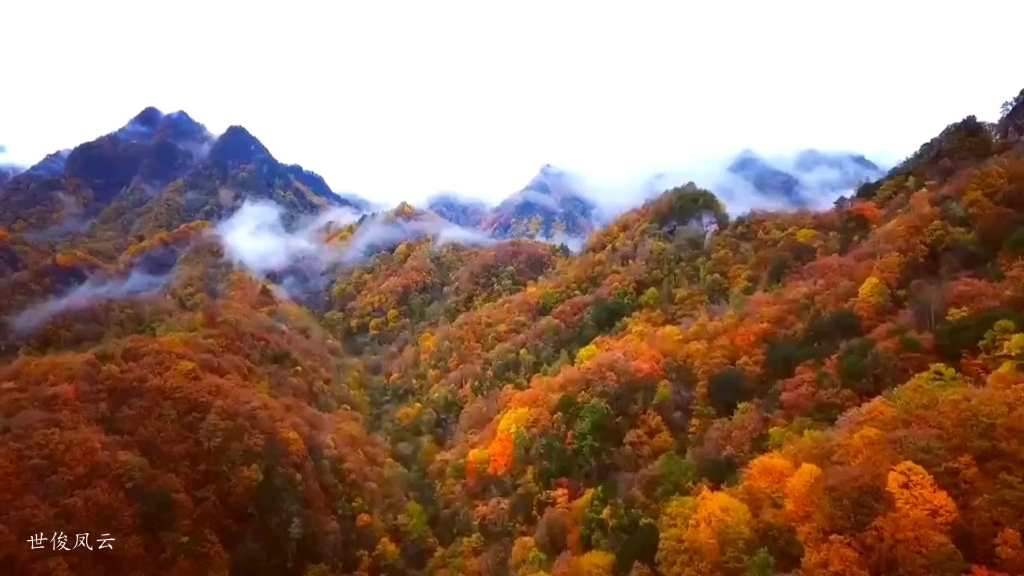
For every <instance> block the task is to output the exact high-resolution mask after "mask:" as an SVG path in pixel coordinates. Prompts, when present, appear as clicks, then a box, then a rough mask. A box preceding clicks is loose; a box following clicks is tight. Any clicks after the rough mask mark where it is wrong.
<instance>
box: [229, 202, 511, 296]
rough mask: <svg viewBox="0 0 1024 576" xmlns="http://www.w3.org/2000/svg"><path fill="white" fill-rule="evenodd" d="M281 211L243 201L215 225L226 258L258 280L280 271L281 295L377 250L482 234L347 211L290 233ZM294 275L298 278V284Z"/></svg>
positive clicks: (481, 239) (476, 239)
mask: <svg viewBox="0 0 1024 576" xmlns="http://www.w3.org/2000/svg"><path fill="white" fill-rule="evenodd" d="M284 214H285V210H284V208H283V207H281V206H280V205H278V204H276V203H273V202H268V201H264V200H261V201H251V200H250V201H246V202H245V203H244V204H243V205H242V207H241V208H239V209H238V210H237V211H236V212H235V213H234V214H232V215H231V216H230V217H228V218H227V219H226V220H224V221H223V222H221V223H220V224H218V225H217V226H216V228H215V233H216V235H217V237H218V238H219V240H220V242H221V244H222V246H223V247H224V252H225V256H226V257H227V258H228V259H230V260H231V261H232V262H234V263H236V264H239V265H241V266H243V267H245V268H246V269H248V270H249V271H250V272H252V273H253V274H254V275H256V276H258V277H260V278H268V277H269V276H270V275H272V274H273V273H282V272H284V273H285V278H284V279H282V280H281V282H280V283H281V284H282V286H283V287H284V288H285V290H286V292H290V293H294V291H295V288H294V287H296V286H302V285H308V284H309V283H310V282H313V281H314V278H315V277H316V276H323V275H325V274H326V273H327V272H328V270H329V269H330V268H331V267H334V266H355V265H358V264H360V263H362V262H363V261H365V260H366V259H368V258H370V257H372V255H373V254H375V253H376V252H377V251H379V249H380V248H387V247H389V246H390V247H393V246H394V245H396V244H399V243H401V242H404V241H407V240H411V239H415V238H423V237H426V236H433V237H434V246H435V247H439V246H443V245H445V244H461V245H485V244H489V243H493V242H494V240H493V239H491V238H489V237H488V236H487V235H485V234H483V233H481V232H478V231H476V230H471V229H467V228H462V227H459V226H456V225H454V224H451V223H450V222H448V221H446V220H443V219H441V218H432V219H428V220H412V221H403V220H392V219H389V218H388V217H387V214H386V213H374V214H370V215H366V214H361V213H359V212H356V211H355V210H351V209H348V208H333V209H330V210H328V211H326V212H324V213H322V214H320V215H318V216H316V217H313V218H308V219H306V220H305V221H300V222H299V224H298V225H297V226H296V227H295V229H294V230H289V229H288V228H287V227H286V226H285V224H284ZM357 221H358V222H359V225H358V227H357V228H356V230H355V232H353V234H352V235H351V236H350V237H349V238H348V239H346V240H345V241H344V242H342V243H330V244H329V243H328V242H327V238H328V234H329V233H330V231H332V230H333V229H337V228H340V227H343V226H346V225H349V224H352V223H355V222H357ZM295 275H300V276H303V277H304V279H303V281H301V282H300V281H298V279H297V278H295V277H294V276H295Z"/></svg>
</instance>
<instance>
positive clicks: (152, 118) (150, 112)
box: [128, 106, 164, 130]
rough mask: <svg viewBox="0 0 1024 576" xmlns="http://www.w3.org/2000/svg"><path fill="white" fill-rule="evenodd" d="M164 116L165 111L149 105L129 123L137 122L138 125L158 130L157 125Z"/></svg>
mask: <svg viewBox="0 0 1024 576" xmlns="http://www.w3.org/2000/svg"><path fill="white" fill-rule="evenodd" d="M163 117H164V113H163V112H161V111H160V110H158V109H157V108H154V107H153V106H147V107H145V108H143V110H142V112H139V113H138V114H136V115H135V117H134V118H132V119H131V120H130V121H129V122H128V124H135V125H137V126H140V127H143V128H148V129H150V130H156V127H157V125H158V124H159V123H160V120H162V119H163Z"/></svg>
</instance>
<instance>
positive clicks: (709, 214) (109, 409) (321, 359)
mask: <svg viewBox="0 0 1024 576" xmlns="http://www.w3.org/2000/svg"><path fill="white" fill-rule="evenodd" d="M1011 120H1012V119H1011ZM159 123H160V120H155V115H152V114H148V115H147V116H146V117H144V118H143V119H142V120H141V121H139V122H138V123H137V124H139V125H140V126H136V127H133V128H132V129H130V130H128V131H127V133H123V134H121V135H118V136H116V137H115V138H114V139H113V140H111V141H109V143H107V144H104V145H103V146H99V147H95V148H93V149H90V150H87V152H88V153H89V155H87V156H85V157H84V158H96V159H97V160H96V162H97V163H98V165H99V166H100V168H96V167H93V166H91V165H90V162H87V161H85V160H83V159H82V157H80V158H79V159H78V160H77V161H76V162H77V164H75V165H74V169H75V170H77V172H76V173H77V174H79V175H80V176H76V177H74V178H72V177H68V176H66V175H65V174H64V172H61V173H59V174H57V175H55V176H51V177H43V176H41V175H34V176H30V177H27V178H26V177H24V176H22V175H19V176H16V177H15V178H14V179H13V180H12V182H11V183H9V184H8V186H7V187H6V188H4V194H3V195H0V208H3V209H4V210H0V214H4V213H6V212H5V210H7V209H15V208H17V214H16V216H15V217H14V218H12V219H11V220H12V221H13V222H14V223H13V224H12V225H10V226H9V227H4V228H2V229H0V293H2V294H3V295H4V297H3V298H0V318H3V324H2V326H0V446H2V449H0V486H3V487H4V489H3V490H0V566H6V567H9V570H8V571H10V572H11V573H14V574H25V575H27V576H37V575H39V576H42V575H50V574H82V575H84V576H98V575H104V576H110V575H121V574H143V575H150V574H152V575H157V574H268V575H275V576H276V575H282V576H312V575H321V576H327V575H333V574H358V575H362V576H370V575H377V574H387V575H391V576H398V575H405V574H409V575H452V574H473V575H477V574H479V575H484V574H502V575H506V574H507V575H509V576H531V575H537V574H542V575H543V574H551V575H556V576H557V575H571V574H586V575H595V576H611V575H631V576H649V575H651V574H659V575H662V576H684V575H688V574H736V575H740V574H766V575H767V574H792V575H811V574H858V575H873V574H879V575H881V574H929V575H940V576H959V575H961V574H974V575H979V576H980V575H982V574H989V575H999V574H1003V575H1010V574H1020V573H1022V570H1024V545H1022V543H1021V542H1022V540H1021V532H1022V530H1024V435H1022V434H1021V433H1020V432H1021V422H1022V421H1024V412H1022V410H1024V408H1022V406H1024V146H1021V144H1020V142H1019V141H1018V139H1017V138H1016V137H1011V136H1015V135H1016V132H1014V130H1012V129H1009V128H1008V129H1006V130H1002V131H1000V130H994V129H992V126H990V125H986V124H985V123H982V122H979V121H978V120H977V119H976V118H974V117H968V118H965V119H963V120H961V121H959V122H956V123H953V124H951V125H950V126H948V127H947V128H946V129H945V130H943V131H942V133H940V134H939V135H937V136H936V137H935V138H934V139H932V140H931V141H929V142H927V143H924V144H923V145H922V146H921V148H920V149H919V150H918V151H917V152H916V153H915V154H913V155H911V156H910V157H909V158H907V159H906V160H905V161H904V162H902V163H900V165H898V166H896V167H894V168H892V169H891V170H889V171H888V172H887V173H886V174H885V175H884V176H883V177H882V178H880V179H879V180H878V181H877V182H872V183H870V184H867V185H864V186H861V187H860V189H858V192H857V195H856V196H855V197H853V198H850V199H848V200H847V201H845V202H840V203H837V204H836V205H835V206H833V207H830V208H829V209H827V210H819V211H813V210H800V211H793V210H784V211H767V210H760V211H754V212H751V213H747V214H743V215H740V216H738V217H735V218H733V217H731V216H730V214H729V213H728V212H727V211H726V210H725V206H723V203H722V202H721V200H720V199H719V198H718V197H717V196H716V195H715V194H714V193H713V191H710V190H706V189H703V188H700V187H698V186H696V185H694V184H687V185H683V186H678V187H674V188H672V189H670V190H666V191H664V192H663V193H661V194H659V195H657V196H656V197H654V198H651V199H650V200H649V201H647V202H645V203H644V204H643V205H641V206H637V207H635V208H633V209H631V210H628V211H627V212H625V213H623V214H621V215H619V216H618V217H616V218H615V219H614V221H613V222H611V223H610V224H609V225H607V226H604V227H601V228H599V229H596V230H594V231H593V232H592V233H591V234H590V235H589V238H588V241H587V244H586V248H585V249H584V250H581V251H579V252H578V253H575V254H570V253H568V252H567V251H565V250H562V249H561V248H559V247H556V246H554V245H552V244H550V243H545V242H538V241H532V240H529V239H511V240H501V241H497V240H495V239H494V238H493V237H492V235H490V234H484V233H482V231H481V230H480V229H472V228H465V227H457V226H455V225H453V224H452V223H451V222H449V221H448V220H450V219H453V217H452V216H451V215H449V216H448V217H444V216H442V215H441V214H440V212H441V209H440V208H438V209H436V210H434V209H423V208H416V207H413V206H411V205H409V204H405V203H403V204H400V205H399V206H398V207H396V208H394V209H391V210H381V211H377V212H373V213H369V214H366V213H362V214H360V212H361V210H358V209H356V208H355V207H353V206H350V205H347V204H344V203H343V202H341V201H334V200H333V199H332V198H330V197H324V196H323V195H321V194H318V193H317V192H316V191H315V189H316V188H317V182H316V181H313V180H307V181H306V183H303V181H302V180H301V178H303V177H304V176H303V174H304V171H303V172H302V173H296V172H294V171H293V170H292V169H290V168H289V167H288V166H286V165H281V164H279V163H277V162H276V160H274V159H273V157H272V156H271V155H270V153H269V152H268V151H267V149H266V147H264V146H263V145H262V144H261V143H260V142H259V141H258V140H257V139H256V138H255V137H253V136H252V135H251V134H249V133H248V132H247V131H245V130H244V129H242V128H237V127H236V128H234V129H231V130H229V132H230V133H228V132H226V133H225V134H224V135H222V136H221V137H220V138H219V139H217V141H216V142H213V143H212V145H211V146H210V148H209V150H208V151H207V152H206V154H205V156H203V157H193V160H191V164H190V165H189V167H188V168H187V169H184V168H182V169H184V170H185V171H184V174H183V175H181V176H179V177H177V178H175V179H174V180H173V181H171V182H170V183H166V184H163V183H160V182H159V181H158V180H157V181H156V182H154V181H153V180H152V178H153V176H152V175H153V174H166V173H168V172H167V170H169V171H170V173H176V172H174V171H175V170H177V169H179V164H178V159H181V161H182V162H185V161H187V159H185V158H184V156H179V155H177V154H171V155H168V156H167V157H168V158H172V159H175V161H174V162H168V163H166V164H161V165H160V166H157V167H153V165H152V159H153V157H154V156H153V148H154V146H155V144H154V143H153V142H154V140H155V139H156V137H155V136H153V135H152V134H151V132H153V129H152V128H151V126H153V125H154V124H157V125H158V124H159ZM1003 125H1004V126H1006V123H1004V124H1003ZM1010 128H1012V126H1011V127H1010ZM179 136H180V135H179ZM179 136H164V137H163V138H165V139H166V141H168V142H170V143H171V144H172V145H173V146H174V147H176V148H177V149H183V148H182V145H181V144H179V143H178V140H179V139H180V137H179ZM186 140H187V138H186ZM105 155H109V156H110V157H109V158H107V157H106V156H105ZM801 157H802V158H803V160H802V161H801ZM790 160H791V164H792V166H786V165H783V164H781V163H780V162H777V161H774V160H772V161H769V160H767V159H760V160H759V159H758V157H756V155H753V154H748V155H745V159H744V161H743V162H741V163H740V166H738V167H737V172H738V174H734V175H735V176H736V177H737V178H747V177H749V178H750V179H751V181H763V182H765V186H766V188H765V190H771V191H776V192H778V193H779V194H784V193H785V190H787V186H788V184H786V183H787V182H789V180H788V179H787V178H785V177H783V176H781V175H778V174H775V173H774V172H771V171H770V170H775V171H777V172H779V173H783V174H786V175H789V176H790V177H792V178H794V179H796V180H797V181H798V182H800V187H799V188H798V191H800V192H802V193H807V191H808V190H812V191H813V189H811V188H807V182H809V181H811V180H812V179H810V178H808V177H807V176H806V175H808V174H823V173H824V172H826V171H828V172H830V173H832V172H838V173H842V171H843V170H844V169H845V168H844V167H845V166H848V165H853V166H857V165H860V166H861V167H862V168H864V169H865V170H870V167H869V166H866V165H864V164H863V163H862V162H860V161H859V160H857V159H856V157H849V158H847V159H846V160H842V159H840V160H835V159H834V158H827V157H826V158H824V159H823V158H821V157H820V156H818V155H817V154H814V153H808V154H802V155H798V156H797V157H796V158H794V159H790ZM147 162H149V164H147ZM158 164H159V163H158ZM796 164H800V167H799V168H797V167H796ZM125 166H128V167H134V168H133V170H134V169H137V170H138V171H140V172H145V173H146V174H147V175H148V176H147V178H149V179H150V181H149V182H145V181H143V180H145V179H144V178H143V177H141V176H138V175H137V174H138V172H133V174H134V175H133V176H132V178H131V179H130V182H129V183H128V184H126V185H125V186H124V187H123V188H122V189H121V190H120V191H114V190H113V189H112V188H111V187H112V186H113V185H114V184H116V183H117V182H121V181H123V173H122V170H123V169H124V167H125ZM144 166H149V167H150V168H143V167H144ZM766 166H767V167H766ZM101 168H102V169H101ZM858 170H859V168H858ZM801 176H803V178H801ZM83 177H84V178H88V183H87V182H86V181H85V180H83V179H82V178H83ZM820 180H821V181H826V180H827V179H825V178H821V179H820ZM835 185H836V186H839V184H835ZM26 186H27V187H33V186H34V187H35V189H36V190H37V191H40V194H39V195H38V196H37V198H36V199H37V202H38V205H28V206H27V208H26V207H22V206H20V205H19V206H14V205H13V204H8V198H9V197H8V196H7V194H9V193H10V192H11V191H12V190H13V191H15V192H17V193H18V194H22V187H26ZM93 186H95V187H96V188H98V189H100V190H101V191H102V194H99V193H97V192H96V190H94V188H93ZM51 187H52V190H53V193H52V194H49V195H48V194H46V193H43V191H45V190H49V189H50V188H51ZM229 192H231V193H229ZM104 194H106V195H110V196H112V198H111V199H110V200H109V202H108V203H107V204H106V206H105V207H100V208H98V210H99V215H98V216H95V217H92V219H91V220H89V222H90V225H89V226H88V227H86V228H81V229H78V228H74V227H68V228H67V229H66V230H65V232H64V235H63V236H61V237H60V238H59V239H53V238H49V237H47V238H40V237H39V234H38V232H39V231H40V229H41V228H42V227H43V225H48V224H49V222H50V220H48V219H47V218H48V217H49V214H50V213H49V212H48V211H47V210H46V209H44V208H45V207H46V206H49V205H50V204H51V203H52V204H53V205H54V206H56V209H57V210H58V211H59V212H60V213H62V214H68V215H74V214H78V215H79V216H80V217H82V218H85V217H86V216H85V215H88V214H91V213H93V212H95V211H96V210H97V208H95V206H94V204H97V203H98V204H102V202H101V201H100V200H97V197H98V196H102V195H104ZM577 196H578V188H577V187H576V186H575V185H574V182H573V181H572V179H571V178H568V176H567V175H565V174H564V173H563V172H560V171H558V170H557V169H554V168H550V167H546V168H545V169H544V170H542V171H541V174H540V175H539V176H538V178H535V179H534V181H532V182H531V183H530V185H528V186H527V187H526V188H524V190H523V191H521V192H520V193H517V195H515V197H514V198H513V199H510V201H508V202H507V203H503V204H504V206H503V207H502V206H499V207H498V208H499V209H498V210H496V211H495V212H494V214H495V215H497V216H498V217H501V216H504V215H506V214H508V213H510V212H511V213H515V212H516V210H517V209H524V210H525V209H528V210H529V212H533V213H534V214H547V215H549V216H550V217H551V218H552V221H553V222H554V221H565V220H569V221H572V219H573V217H574V216H576V215H578V216H580V219H581V220H584V221H586V220H588V218H587V216H590V215H592V214H589V215H588V214H587V212H586V205H584V206H583V207H580V206H575V207H574V206H573V202H574V201H576V200H577V198H576V197H577ZM17 198H18V200H19V202H26V198H25V197H24V196H23V195H22V196H17ZM443 205H444V203H443V202H442V203H440V204H439V206H443ZM524 206H526V207H527V208H523V207H524ZM529 212H528V213H529ZM455 213H456V215H457V214H459V213H460V212H459V211H456V212H455ZM525 216H526V214H520V215H517V216H515V217H513V218H511V220H513V221H517V219H521V218H523V217H525ZM200 217H201V218H200ZM207 217H209V218H210V219H207ZM489 217H490V216H489ZM489 217H488V218H489ZM529 217H530V218H533V216H529ZM197 218H199V219H197ZM488 218H484V220H483V222H484V224H483V225H486V223H488V222H490V223H492V224H493V221H491V220H488ZM538 220H540V222H539V225H538V228H540V229H541V230H538V231H535V232H533V233H534V234H535V235H537V236H540V235H541V232H542V231H543V226H544V224H545V222H544V221H543V219H541V218H539V217H538ZM549 229H551V230H552V231H553V232H558V228H556V227H555V225H554V224H553V223H552V224H551V225H550V226H549ZM498 230H501V228H500V227H499V228H498ZM126 231H127V232H126ZM526 232H527V233H531V231H530V230H529V229H527V230H526ZM54 526H65V527H67V528H66V529H65V530H70V531H72V532H73V533H77V534H84V533H86V532H88V533H89V534H90V538H91V540H90V543H91V545H92V546H93V547H94V548H95V547H96V546H97V544H98V542H97V537H99V536H100V535H104V536H102V537H103V538H108V537H109V538H113V539H114V540H113V541H112V544H113V546H112V549H110V550H107V549H104V550H94V551H92V552H86V551H74V550H69V551H66V552H60V551H54V550H52V548H51V547H50V546H51V543H50V542H49V540H50V538H52V537H53V532H55V531H57V530H61V529H60V528H57V529H54V528H51V527H54ZM26 534H28V535H30V536H31V539H30V537H29V536H25V535H26ZM65 535H66V536H68V540H69V542H68V545H69V547H72V546H73V544H72V539H71V538H70V533H67V534H65ZM108 535H109V536H108ZM58 538H59V536H58ZM58 542H59V540H58ZM33 545H39V546H42V548H36V549H33V547H32V546H33ZM78 552H81V553H78ZM100 552H102V554H100Z"/></svg>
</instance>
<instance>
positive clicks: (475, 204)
mask: <svg viewBox="0 0 1024 576" xmlns="http://www.w3.org/2000/svg"><path fill="white" fill-rule="evenodd" d="M427 208H428V209H429V210H430V211H432V212H434V213H435V214H437V215H438V216H440V217H442V218H444V219H445V220H447V221H449V222H451V223H452V224H455V225H457V226H462V227H463V228H477V227H479V226H482V225H483V222H484V220H485V219H486V217H487V212H488V209H487V205H486V204H484V203H483V202H479V201H476V200H469V199H463V198H460V197H458V196H456V195H454V194H438V195H436V196H433V197H431V198H429V199H428V200H427Z"/></svg>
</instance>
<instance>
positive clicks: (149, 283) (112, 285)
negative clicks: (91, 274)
mask: <svg viewBox="0 0 1024 576" xmlns="http://www.w3.org/2000/svg"><path fill="white" fill-rule="evenodd" d="M170 278H171V275H170V274H167V275H164V276H153V275H150V274H147V273H145V272H139V271H134V272H132V273H131V274H129V275H128V277H127V278H123V279H113V280H111V279H106V280H102V279H96V278H92V279H89V280H87V281H86V282H85V283H84V284H82V285H80V286H77V287H75V288H73V289H72V290H71V291H69V292H68V293H66V294H64V295H63V296H57V297H53V298H50V299H48V300H46V301H45V302H42V303H40V304H36V305H35V306H32V307H30V308H27V309H25V310H23V311H21V312H19V313H18V314H16V315H14V316H12V317H11V318H9V319H8V327H9V328H10V329H11V331H12V332H13V333H14V334H16V335H21V336H24V335H27V334H30V333H32V332H34V331H35V330H37V329H38V328H40V327H41V326H43V325H44V324H46V323H47V322H49V321H50V319H52V318H54V317H56V316H58V315H61V314H65V313H69V312H74V311H77V310H83V309H85V308H89V307H92V306H95V305H96V304H99V303H101V302H109V301H111V300H121V299H125V298H137V297H141V296H145V295H147V294H151V293H153V292H155V291H157V290H159V289H161V288H163V287H164V285H166V284H167V282H168V280H170Z"/></svg>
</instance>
